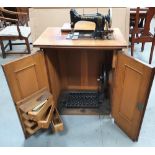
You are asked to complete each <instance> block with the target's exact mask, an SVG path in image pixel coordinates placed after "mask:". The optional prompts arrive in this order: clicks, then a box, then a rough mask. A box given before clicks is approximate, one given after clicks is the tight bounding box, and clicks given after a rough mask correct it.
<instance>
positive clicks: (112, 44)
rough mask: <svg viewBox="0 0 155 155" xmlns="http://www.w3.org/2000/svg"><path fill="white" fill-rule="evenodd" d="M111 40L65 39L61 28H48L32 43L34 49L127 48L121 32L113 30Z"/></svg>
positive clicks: (65, 34) (64, 33) (116, 29)
mask: <svg viewBox="0 0 155 155" xmlns="http://www.w3.org/2000/svg"><path fill="white" fill-rule="evenodd" d="M113 30H114V32H113V39H112V40H97V39H96V40H95V39H90V40H89V39H83V40H82V39H79V40H70V39H66V36H67V34H68V33H66V32H62V31H61V27H48V28H47V29H46V30H45V31H44V32H43V33H42V34H41V35H40V37H39V38H38V39H37V40H36V41H35V42H34V44H33V45H34V47H40V48H91V49H92V48H101V49H122V48H127V42H126V41H125V39H124V37H123V35H122V33H121V31H120V30H119V29H118V28H113Z"/></svg>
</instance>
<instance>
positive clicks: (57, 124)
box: [52, 108, 64, 132]
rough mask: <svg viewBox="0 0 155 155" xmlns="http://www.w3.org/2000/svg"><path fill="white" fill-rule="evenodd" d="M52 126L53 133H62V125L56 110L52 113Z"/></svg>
mask: <svg viewBox="0 0 155 155" xmlns="http://www.w3.org/2000/svg"><path fill="white" fill-rule="evenodd" d="M52 125H53V128H54V131H55V132H59V131H63V130H64V125H63V122H62V120H61V118H60V115H59V113H58V110H57V109H56V108H55V109H54V112H53V119H52Z"/></svg>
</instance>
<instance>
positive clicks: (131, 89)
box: [112, 53, 155, 141]
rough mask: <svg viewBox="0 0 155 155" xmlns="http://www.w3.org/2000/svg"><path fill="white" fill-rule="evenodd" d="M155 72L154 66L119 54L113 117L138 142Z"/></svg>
mask: <svg viewBox="0 0 155 155" xmlns="http://www.w3.org/2000/svg"><path fill="white" fill-rule="evenodd" d="M154 71H155V70H154V68H153V67H151V66H150V65H147V64H144V63H142V62H140V61H139V60H136V59H134V58H131V57H129V56H127V55H125V54H121V53H119V54H118V60H117V67H116V71H115V81H114V87H113V98H112V115H113V117H114V119H115V122H116V124H118V126H119V127H120V128H121V129H122V130H123V131H124V132H125V133H126V134H127V135H128V136H129V137H130V138H131V139H132V140H134V141H135V140H138V136H139V132H140V128H141V123H142V120H143V115H144V112H145V108H146V105H147V100H148V97H149V93H150V89H151V85H152V81H153V77H154Z"/></svg>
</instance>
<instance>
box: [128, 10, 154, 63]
mask: <svg viewBox="0 0 155 155" xmlns="http://www.w3.org/2000/svg"><path fill="white" fill-rule="evenodd" d="M140 11H141V10H140V8H139V7H138V8H137V9H136V13H135V25H134V27H133V29H132V30H130V33H131V55H132V56H133V51H134V43H142V48H141V50H142V51H143V50H144V46H145V43H146V42H151V43H152V47H151V52H150V58H149V64H151V62H152V56H153V50H154V37H155V35H154V34H152V33H151V32H150V23H151V20H152V18H153V17H154V15H155V8H154V7H150V8H148V9H147V12H146V13H145V14H146V15H145V16H144V15H143V18H145V21H144V24H143V26H142V27H139V21H140V18H141V16H142V14H141V13H140Z"/></svg>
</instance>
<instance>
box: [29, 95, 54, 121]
mask: <svg viewBox="0 0 155 155" xmlns="http://www.w3.org/2000/svg"><path fill="white" fill-rule="evenodd" d="M52 104H53V98H52V96H50V97H49V98H48V100H47V101H46V103H45V104H44V105H43V106H42V107H41V108H40V109H39V110H37V111H29V112H28V116H29V118H30V119H31V120H34V121H39V120H41V119H42V117H43V115H44V114H45V113H46V111H47V110H48V108H49V107H50V106H51V105H52Z"/></svg>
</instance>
